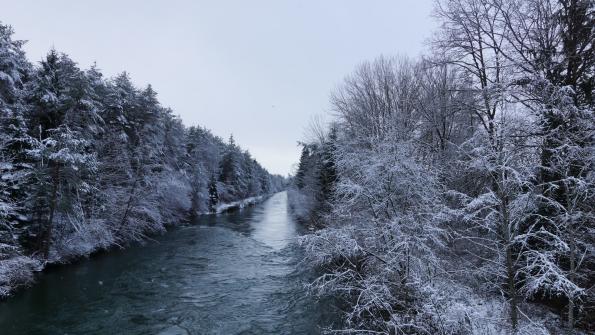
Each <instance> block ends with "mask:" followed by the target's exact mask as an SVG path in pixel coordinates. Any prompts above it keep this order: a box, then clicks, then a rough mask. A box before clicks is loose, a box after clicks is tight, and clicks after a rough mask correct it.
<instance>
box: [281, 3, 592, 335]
mask: <svg viewBox="0 0 595 335" xmlns="http://www.w3.org/2000/svg"><path fill="white" fill-rule="evenodd" d="M594 13H595V11H594V8H593V3H592V1H581V0H568V1H566V0H559V1H549V0H530V1H516V0H445V1H438V2H437V4H436V10H435V14H436V17H437V18H438V20H439V21H440V24H441V27H440V29H439V31H438V32H437V33H436V35H435V37H434V39H433V41H432V54H431V55H430V56H429V57H427V58H425V59H423V60H420V61H412V60H408V59H404V58H387V57H379V58H377V59H376V60H375V61H373V62H366V63H364V64H362V65H361V66H359V67H358V68H357V69H356V70H355V71H354V73H353V74H352V75H351V76H349V77H347V79H346V80H345V81H344V83H343V85H341V86H340V87H339V89H338V90H337V91H336V92H334V93H333V94H332V97H331V104H332V106H333V108H334V111H335V112H336V114H337V115H338V117H337V119H336V120H335V121H334V123H333V124H332V126H331V127H332V128H331V129H332V130H329V131H328V134H331V133H334V135H333V137H334V138H335V140H334V141H333V145H332V146H328V145H327V146H326V150H329V149H330V152H331V153H332V154H331V155H329V152H328V151H327V152H325V149H323V148H324V146H325V143H326V142H325V140H324V139H322V140H320V139H317V140H315V141H312V142H310V143H307V144H304V145H303V152H302V156H301V158H300V163H299V167H298V170H297V173H296V176H295V178H294V186H293V187H292V190H291V191H290V193H289V194H290V196H291V199H290V200H291V203H292V204H293V205H294V208H295V212H296V213H297V214H299V215H300V216H301V217H307V218H310V219H311V220H314V221H316V223H318V226H322V227H323V229H321V230H319V231H317V232H316V233H314V234H312V235H309V236H307V237H305V238H304V239H303V241H302V242H303V245H304V247H305V249H306V255H307V258H308V259H309V260H310V261H311V262H312V264H314V265H315V266H317V267H319V268H320V269H322V270H323V275H322V276H320V277H319V278H318V279H317V280H316V281H315V282H314V283H313V288H315V289H316V290H318V292H325V293H331V294H333V295H335V296H339V297H341V298H344V302H346V304H347V305H346V306H349V307H347V313H346V319H345V321H346V324H345V327H346V330H347V331H354V332H355V331H362V332H363V331H377V332H380V333H386V334H393V333H442V334H446V333H460V332H463V333H470V332H483V330H485V329H486V328H488V327H489V328H492V329H495V328H502V327H503V326H501V325H495V324H490V323H489V322H487V321H485V320H486V319H485V315H484V314H481V313H483V312H481V307H479V304H478V303H477V301H482V300H483V301H484V303H490V304H492V303H495V302H493V301H496V300H498V298H497V297H498V296H501V297H502V298H503V299H502V300H501V301H502V302H498V304H502V303H504V302H505V304H504V305H497V306H501V307H498V309H499V310H502V311H503V312H506V314H505V315H503V316H504V317H505V318H506V319H507V320H508V327H510V328H509V329H508V330H505V331H518V332H522V331H525V332H538V331H544V330H543V328H541V330H540V329H539V328H536V327H537V326H536V325H535V323H531V322H527V318H533V317H535V318H537V316H536V315H531V313H530V312H529V310H530V308H529V307H528V306H527V304H526V301H533V302H541V303H545V304H550V305H553V306H556V307H557V308H559V309H560V310H562V309H563V310H564V313H562V314H561V317H562V318H564V319H565V326H566V327H567V328H569V329H572V328H574V327H575V326H576V325H580V326H581V327H584V328H587V329H591V328H592V327H593V319H592V318H591V317H590V315H591V314H592V313H591V311H592V310H593V306H595V305H594V301H595V300H594V295H593V291H592V289H591V286H592V284H593V283H592V280H591V279H589V278H592V277H593V270H594V269H595V263H594V261H595V259H594V258H593V252H592V245H593V242H594V240H593V236H594V234H593V222H595V221H594V220H593V219H594V212H593V204H595V197H594V192H595V183H594V182H593V181H594V180H593V173H594V172H593V171H595V169H594V167H595V165H594V158H593V157H595V156H594V155H593V153H594V152H595V131H594V129H595V124H594V122H595V121H594V120H595V115H594V109H595V108H594V105H593V99H592V94H593V92H592V91H593V80H594V79H593V74H594V72H595V71H594V70H595V63H594V56H593V52H594V51H593V50H594V49H593V41H594V40H595V38H594V36H593V34H594V30H593V26H594V21H593V20H594ZM328 137H329V138H330V135H328ZM323 157H332V162H333V166H334V169H335V171H336V177H335V178H333V184H334V186H333V188H332V192H329V191H328V190H327V189H325V188H324V187H323V185H322V180H323V179H324V178H315V177H313V176H321V175H323V173H322V172H321V171H323V170H324V169H325V162H329V160H327V159H324V158H323ZM325 197H326V198H327V200H326V202H327V203H328V204H329V205H328V206H323V205H321V203H323V202H324V201H323V200H322V199H324V198H325ZM300 205H301V206H300ZM446 282H448V284H446ZM464 292H467V293H464ZM469 292H473V293H472V294H470V293H469ZM447 301H448V302H447ZM454 301H464V303H463V304H464V305H466V306H473V307H463V306H460V305H457V303H455V302H454ZM455 305H456V306H458V307H450V306H455ZM457 308H459V309H458V310H457ZM462 310H464V314H465V316H464V317H462V316H461V314H460V313H461V311H462ZM482 329H483V330H482ZM502 329H507V328H506V326H504V327H503V328H502Z"/></svg>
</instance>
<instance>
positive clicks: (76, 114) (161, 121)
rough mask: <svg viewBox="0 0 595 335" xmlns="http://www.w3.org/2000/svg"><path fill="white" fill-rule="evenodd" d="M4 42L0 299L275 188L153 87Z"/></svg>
mask: <svg viewBox="0 0 595 335" xmlns="http://www.w3.org/2000/svg"><path fill="white" fill-rule="evenodd" d="M12 34H13V32H12V29H11V28H10V27H9V26H5V25H1V24H0V296H4V295H7V294H9V293H10V291H11V290H12V289H13V288H14V287H16V286H18V285H19V284H23V283H27V282H28V281H29V280H30V279H31V278H32V271H34V270H36V269H38V268H39V267H40V266H42V265H43V264H45V263H48V262H65V261H68V260H69V259H71V258H73V257H79V256H84V255H88V254H90V253H91V252H93V251H95V250H98V249H101V248H107V247H110V246H113V245H119V246H123V245H125V244H127V243H129V242H131V241H135V240H140V239H142V238H144V237H145V235H146V234H148V233H152V232H158V231H163V230H164V229H165V228H164V227H165V226H166V225H168V224H175V223H177V222H178V221H180V220H184V219H187V218H188V217H190V218H192V217H195V216H196V215H198V214H200V213H207V212H214V210H215V208H216V206H217V204H218V203H219V201H225V202H227V201H236V200H240V199H242V198H245V197H250V196H257V195H263V194H269V193H272V192H277V191H279V190H281V189H282V188H283V187H284V178H283V177H280V176H272V175H271V174H269V173H268V172H267V171H266V170H265V169H264V168H263V167H262V166H260V164H259V163H258V162H256V161H255V160H254V159H252V158H251V157H250V154H249V153H248V152H246V151H242V149H241V148H240V147H239V146H237V145H236V144H235V143H234V142H233V141H230V143H229V144H227V143H224V142H223V141H222V140H221V139H220V138H218V137H216V136H214V135H213V134H211V133H210V131H209V130H207V129H204V128H200V127H188V128H187V127H185V126H184V125H183V124H182V122H181V120H180V119H179V117H177V116H175V115H174V114H173V112H172V111H171V110H170V109H168V108H165V107H163V106H161V105H160V103H159V101H158V99H157V93H156V92H155V90H154V89H153V88H152V87H151V86H150V85H149V86H147V87H145V88H143V89H139V88H137V87H135V86H134V85H133V84H132V81H131V80H130V77H129V76H128V74H127V73H122V74H120V75H118V76H116V77H115V78H109V79H105V78H103V76H102V74H101V72H100V71H99V70H98V69H97V68H96V67H95V66H93V67H91V68H90V69H87V70H82V69H80V68H79V67H78V65H77V64H76V63H75V62H74V61H73V60H71V59H70V58H69V57H68V56H67V55H65V54H62V53H59V52H57V51H56V50H50V52H49V53H48V54H47V56H46V57H45V58H44V59H43V60H42V61H41V62H40V63H39V64H38V65H36V66H34V65H31V64H30V63H29V62H28V61H27V60H26V58H25V55H24V52H23V51H22V45H23V42H21V41H14V40H13V39H12Z"/></svg>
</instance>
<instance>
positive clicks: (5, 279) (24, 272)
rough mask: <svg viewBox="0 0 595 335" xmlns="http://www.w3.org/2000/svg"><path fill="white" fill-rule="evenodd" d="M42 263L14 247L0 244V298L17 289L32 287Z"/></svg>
mask: <svg viewBox="0 0 595 335" xmlns="http://www.w3.org/2000/svg"><path fill="white" fill-rule="evenodd" d="M40 269H41V262H40V261H39V260H37V259H34V258H32V257H28V256H25V255H23V254H22V253H20V252H19V250H17V249H16V248H15V247H14V246H9V245H6V244H3V243H0V298H4V297H7V296H9V295H10V293H11V292H13V291H14V290H15V289H16V288H18V287H21V286H26V285H30V284H31V283H32V282H33V275H34V273H35V272H36V271H40Z"/></svg>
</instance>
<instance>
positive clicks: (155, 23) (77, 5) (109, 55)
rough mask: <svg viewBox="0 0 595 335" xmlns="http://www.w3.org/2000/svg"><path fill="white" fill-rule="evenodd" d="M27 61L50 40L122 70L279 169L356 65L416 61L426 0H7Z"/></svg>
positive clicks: (424, 32)
mask: <svg viewBox="0 0 595 335" xmlns="http://www.w3.org/2000/svg"><path fill="white" fill-rule="evenodd" d="M0 8H1V11H0V21H2V22H3V23H5V24H10V25H12V26H13V27H14V28H15V30H16V37H17V38H18V39H26V40H29V42H28V43H27V44H26V46H25V50H26V51H27V55H28V57H29V59H30V60H32V61H39V60H40V59H41V58H42V57H43V56H44V55H45V54H46V52H47V51H48V50H49V49H50V48H51V47H52V46H54V47H55V48H56V49H57V50H59V51H62V52H65V53H67V54H69V55H70V56H71V57H72V59H73V60H75V61H77V62H78V63H79V64H80V65H81V66H82V67H88V66H89V65H90V64H92V63H93V62H94V61H96V62H97V65H98V67H99V68H100V69H101V70H102V71H103V73H104V74H105V75H106V76H113V75H115V74H117V73H119V72H121V71H128V72H129V73H130V75H131V76H132V79H133V81H134V82H135V83H136V84H137V85H139V86H144V85H146V84H148V83H151V84H152V85H153V87H154V88H155V89H156V90H157V92H158V93H159V99H160V101H161V103H162V104H163V105H164V106H169V107H171V108H172V109H173V110H174V111H175V113H176V114H179V115H180V116H181V117H182V119H183V120H184V123H185V124H187V125H193V124H200V125H202V126H206V127H207V128H209V129H211V130H212V131H213V132H214V133H215V134H216V135H219V136H221V137H223V138H227V137H228V136H229V134H230V133H233V134H234V137H235V138H236V141H237V142H238V143H239V144H241V145H242V146H243V147H244V148H246V149H248V150H249V151H250V152H251V153H252V155H253V156H254V157H255V158H256V159H257V160H258V161H260V162H261V163H262V164H263V165H264V166H265V167H266V168H267V169H269V171H271V172H274V173H280V174H286V173H288V172H289V171H290V169H291V165H292V164H294V163H295V162H296V161H297V160H298V158H299V149H298V147H297V145H296V141H297V140H299V139H301V138H302V137H303V134H304V128H305V127H306V126H307V124H308V122H309V120H310V118H311V117H312V116H313V115H316V114H323V113H326V112H328V109H329V106H328V96H329V93H330V91H331V90H332V89H333V88H334V87H335V86H336V85H337V84H338V83H339V82H340V81H341V80H342V79H343V77H344V76H345V75H347V74H349V73H350V72H351V71H352V70H353V68H354V67H355V66H356V65H357V64H358V63H360V62H361V61H363V60H366V59H372V58H374V57H376V56H378V55H380V54H385V55H392V54H397V53H400V54H407V55H410V56H416V55H418V54H420V53H421V52H422V50H423V48H424V43H423V42H424V40H426V39H427V38H428V37H429V36H430V33H431V31H432V30H433V29H434V27H435V24H434V23H433V21H432V18H431V17H430V14H431V8H432V0H417V1H416V0H400V1H398V0H392V1H391V0H386V1H379V0H378V1H377V0H368V1H364V0H361V1H342V0H333V1H322V0H320V1H315V0H311V1H297V0H296V1H289V0H288V1H281V0H277V1H273V0H270V1H240V0H237V1H221V0H212V1H190V0H188V1H182V0H180V1H147V0H144V1H141V0H134V1H124V0H101V1H74V0H72V1H57V0H54V1H29V0H19V1H12V0H11V1H5V0H0Z"/></svg>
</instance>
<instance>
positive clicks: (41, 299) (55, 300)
mask: <svg viewBox="0 0 595 335" xmlns="http://www.w3.org/2000/svg"><path fill="white" fill-rule="evenodd" d="M300 229H301V227H300V226H299V225H298V224H297V223H296V222H295V221H294V220H293V219H292V217H291V215H290V213H288V208H287V194H286V193H285V192H282V193H277V194H275V195H273V196H272V197H270V198H269V199H267V200H266V201H264V202H263V203H261V204H258V205H256V206H254V207H250V208H246V209H243V210H241V211H237V212H234V213H229V214H223V215H217V216H204V217H201V218H199V219H198V222H196V223H195V224H193V225H190V226H186V227H180V228H175V229H172V230H171V231H169V232H168V233H166V234H163V235H162V236H158V237H156V238H154V239H153V240H150V241H148V242H146V243H144V245H142V246H141V245H139V246H133V247H131V248H128V249H125V250H115V251H111V252H106V253H103V254H100V255H97V256H95V257H92V258H91V259H89V260H83V261H81V262H78V263H76V264H72V265H66V266H62V267H55V268H53V269H49V270H48V271H46V273H43V274H42V275H40V276H39V278H38V280H37V282H36V284H35V285H34V286H33V287H31V288H29V289H27V290H23V291H21V292H19V293H18V294H17V295H16V296H15V297H12V298H11V299H8V300H7V301H5V302H2V303H0V334H19V335H20V334H23V335H25V334H318V333H320V330H321V328H322V327H324V326H325V325H327V324H328V322H329V320H331V319H332V317H331V313H330V312H329V310H330V307H329V306H327V305H326V304H325V303H323V302H320V301H318V300H316V299H314V298H313V297H311V296H309V295H307V294H306V289H305V288H304V282H305V281H307V280H308V279H309V276H310V274H308V273H307V272H306V271H303V270H301V269H302V268H304V266H300V264H299V262H300V250H299V248H298V247H297V246H296V245H295V243H294V241H295V238H296V237H297V236H298V235H299V234H300Z"/></svg>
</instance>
